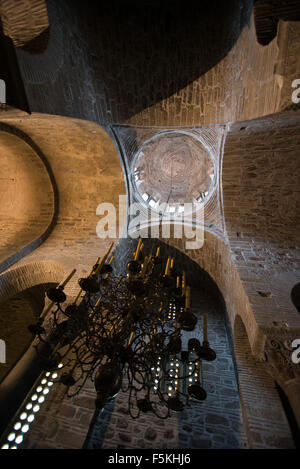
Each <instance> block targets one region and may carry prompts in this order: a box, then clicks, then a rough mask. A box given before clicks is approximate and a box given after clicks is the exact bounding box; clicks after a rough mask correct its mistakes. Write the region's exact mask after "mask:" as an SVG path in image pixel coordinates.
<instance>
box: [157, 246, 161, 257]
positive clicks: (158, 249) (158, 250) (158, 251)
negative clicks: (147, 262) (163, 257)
mask: <svg viewBox="0 0 300 469" xmlns="http://www.w3.org/2000/svg"><path fill="white" fill-rule="evenodd" d="M159 253H160V246H159V247H158V248H157V249H156V257H158V256H159Z"/></svg>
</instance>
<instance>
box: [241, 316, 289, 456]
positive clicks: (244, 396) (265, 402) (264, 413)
mask: <svg viewBox="0 0 300 469" xmlns="http://www.w3.org/2000/svg"><path fill="white" fill-rule="evenodd" d="M234 353H235V359H236V365H237V375H238V383H239V390H240V397H241V404H242V413H243V419H244V424H245V429H246V434H247V437H248V442H249V446H250V447H251V448H293V447H294V443H293V439H292V436H291V432H290V428H289V424H288V421H287V418H286V415H285V413H284V410H283V408H282V405H281V401H280V397H279V395H278V392H277V389H276V383H275V381H274V380H273V378H272V377H271V376H270V375H269V373H268V372H267V370H266V368H265V366H264V363H263V361H261V360H258V359H257V358H255V357H254V356H253V354H252V351H251V347H250V343H249V337H248V334H247V331H246V327H245V324H244V322H243V320H242V318H241V316H240V315H237V316H236V317H235V320H234Z"/></svg>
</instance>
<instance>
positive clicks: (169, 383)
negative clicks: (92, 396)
mask: <svg viewBox="0 0 300 469" xmlns="http://www.w3.org/2000/svg"><path fill="white" fill-rule="evenodd" d="M112 246H113V244H111V245H110V247H109V249H108V251H107V252H106V254H105V256H104V257H103V258H102V260H100V258H98V259H97V261H96V263H95V265H94V266H93V268H92V270H91V272H90V274H89V275H88V277H86V278H81V279H80V280H79V286H80V291H79V293H78V295H77V297H76V298H75V300H74V302H73V303H72V304H68V305H67V306H65V307H64V308H63V306H62V304H63V303H64V302H65V301H66V299H67V297H66V295H65V293H64V291H63V290H64V287H65V285H66V283H67V282H68V281H69V280H70V278H71V277H72V276H73V275H74V273H75V270H74V271H73V272H72V273H71V274H70V275H69V277H68V278H67V279H66V280H65V281H64V282H63V284H61V285H60V286H58V287H56V288H50V289H49V290H48V291H47V296H48V298H49V299H50V300H51V303H50V305H49V307H48V308H47V309H46V311H45V312H44V314H43V316H42V317H41V318H40V320H39V322H38V323H37V324H34V325H31V326H29V329H30V331H31V332H33V333H34V334H36V335H37V336H38V339H39V340H38V344H37V345H36V349H37V353H38V356H39V359H40V363H41V367H42V368H43V369H44V370H47V371H52V370H55V369H56V368H57V366H58V364H59V363H63V373H62V374H61V376H60V378H59V381H60V383H62V384H63V385H65V386H66V393H67V395H68V396H69V397H72V396H75V395H76V394H78V393H79V392H80V390H81V389H82V387H83V386H84V384H85V383H86V381H87V380H88V379H91V380H92V381H93V382H94V385H95V389H96V392H97V398H96V401H95V404H96V408H98V409H101V408H103V406H104V405H105V403H106V402H108V401H110V400H111V399H113V398H114V397H115V396H116V395H117V393H118V392H119V391H123V392H128V410H129V414H130V415H131V417H132V418H137V417H139V415H140V413H141V412H154V414H155V415H157V416H158V417H160V418H167V417H168V416H169V415H170V411H171V410H173V411H175V412H180V411H182V410H183V409H184V408H185V406H187V405H189V402H190V401H191V400H198V401H203V400H204V399H205V398H206V392H205V390H204V389H203V387H202V384H203V373H202V366H201V363H202V360H207V361H211V360H214V359H215V358H216V354H215V352H214V350H212V349H211V348H210V346H209V342H208V340H207V316H206V313H204V314H203V342H202V344H201V343H200V341H199V340H198V339H196V338H192V339H189V341H188V347H187V349H186V350H182V337H181V335H182V332H183V331H193V330H194V328H195V326H196V323H197V318H196V316H195V315H194V314H193V313H192V312H191V311H190V287H189V286H187V285H186V274H185V272H179V271H177V270H176V269H175V265H174V259H173V258H171V257H168V259H167V261H166V263H165V264H164V263H163V261H162V259H161V257H160V248H159V247H157V248H156V247H155V246H153V248H152V252H151V253H150V254H148V255H145V256H144V255H143V247H144V246H143V243H142V240H141V239H139V242H138V246H137V248H136V251H135V253H134V258H133V260H131V261H130V262H128V264H127V269H126V271H124V272H123V273H122V274H121V275H120V276H116V275H115V274H114V270H113V267H112V264H113V257H111V258H110V260H109V262H107V261H108V258H109V255H110V252H111V249H112ZM82 294H84V296H83V297H81V295H82ZM80 298H81V302H80V303H79V304H77V303H78V302H79V299H80ZM51 310H52V311H51ZM49 311H51V315H50V320H48V324H49V325H50V328H49V327H46V326H45V317H46V315H47V313H48V312H49Z"/></svg>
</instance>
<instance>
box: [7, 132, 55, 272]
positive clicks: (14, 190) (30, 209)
mask: <svg viewBox="0 0 300 469" xmlns="http://www.w3.org/2000/svg"><path fill="white" fill-rule="evenodd" d="M1 129H2V130H1ZM0 155H1V188H0V197H1V225H0V234H1V242H0V268H1V267H2V263H3V262H4V261H5V260H7V259H8V258H10V257H11V256H13V255H14V254H16V252H20V251H22V250H24V248H26V247H27V252H29V251H30V245H31V244H32V243H33V242H35V245H34V246H35V247H36V244H37V243H38V240H39V239H40V241H41V242H42V240H43V238H44V235H45V234H46V232H48V231H49V230H50V229H51V224H52V221H53V218H54V217H55V194H54V188H53V185H52V181H51V178H50V176H49V173H48V171H47V168H46V167H45V165H44V164H43V161H42V160H41V158H40V157H39V155H38V154H37V153H36V152H35V150H34V149H33V148H32V147H31V146H30V145H29V144H28V143H27V142H26V141H24V140H23V138H22V137H20V136H19V135H15V134H14V133H13V129H11V128H10V127H9V126H3V125H1V123H0ZM3 267H7V265H5V263H4V266H3Z"/></svg>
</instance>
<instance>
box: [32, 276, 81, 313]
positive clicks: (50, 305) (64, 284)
mask: <svg viewBox="0 0 300 469" xmlns="http://www.w3.org/2000/svg"><path fill="white" fill-rule="evenodd" d="M75 272H76V269H73V270H72V272H71V273H70V274H69V275H68V277H67V278H66V280H64V281H63V283H62V284H61V285H60V287H61V290H63V289H64V287H65V286H66V285H67V283H68V282H69V281H70V280H71V278H72V277H73V275H74V274H75ZM53 305H54V301H51V303H50V304H49V305H48V306H47V308H46V309H45V311H44V312H43V313H42V314H41V318H44V317H45V316H46V314H47V313H48V312H49V311H50V309H51V308H52V306H53Z"/></svg>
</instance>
